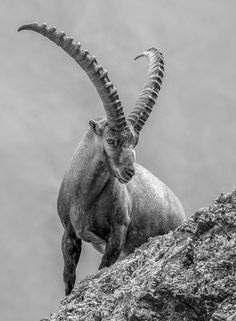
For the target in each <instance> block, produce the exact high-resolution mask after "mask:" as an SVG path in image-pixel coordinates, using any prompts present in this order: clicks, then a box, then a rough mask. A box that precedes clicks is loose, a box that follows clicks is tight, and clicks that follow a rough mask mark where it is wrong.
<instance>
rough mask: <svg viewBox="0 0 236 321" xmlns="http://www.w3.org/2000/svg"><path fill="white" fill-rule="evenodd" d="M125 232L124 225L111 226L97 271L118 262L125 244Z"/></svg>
mask: <svg viewBox="0 0 236 321" xmlns="http://www.w3.org/2000/svg"><path fill="white" fill-rule="evenodd" d="M126 232H127V227H126V226H125V225H120V224H118V223H114V224H113V226H112V230H111V234H110V236H109V238H108V241H107V244H106V248H105V253H104V255H103V257H102V262H101V264H100V266H99V270H100V269H103V268H104V267H109V266H111V265H112V264H114V263H115V262H116V261H117V260H118V258H119V256H120V253H121V250H122V247H123V245H124V242H125V237H126Z"/></svg>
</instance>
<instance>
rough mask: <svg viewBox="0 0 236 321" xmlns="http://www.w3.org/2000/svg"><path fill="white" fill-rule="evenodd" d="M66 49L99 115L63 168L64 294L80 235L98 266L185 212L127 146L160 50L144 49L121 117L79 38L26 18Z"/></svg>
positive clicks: (152, 90) (159, 73)
mask: <svg viewBox="0 0 236 321" xmlns="http://www.w3.org/2000/svg"><path fill="white" fill-rule="evenodd" d="M21 30H32V31H35V32H38V33H40V34H41V35H43V36H45V37H47V38H48V39H50V40H51V41H53V42H54V43H56V44H57V45H58V46H59V47H61V48H62V49H63V50H65V51H66V52H67V53H68V54H69V55H70V56H71V57H72V58H73V59H74V60H75V61H76V62H77V63H78V64H79V65H80V67H81V68H82V69H83V70H84V71H85V72H86V74H87V75H88V77H89V78H90V80H91V81H92V83H93V84H94V86H95V88H96V89H97V91H98V94H99V95H100V98H101V100H102V103H103V106H104V109H105V113H106V118H105V117H101V118H97V119H94V120H90V121H89V125H90V128H89V129H88V130H87V131H86V133H85V134H84V136H83V138H82V140H81V142H80V143H79V145H78V147H77V149H76V151H75V153H74V155H73V158H72V161H71V163H70V166H69V168H68V170H67V171H66V174H65V176H64V179H63V182H62V184H61V187H60V191H59V196H58V213H59V216H60V219H61V222H62V224H63V226H64V229H65V231H64V235H63V238H62V253H63V257H64V271H63V279H64V283H65V293H66V295H68V294H69V293H70V292H71V291H72V289H73V287H74V283H75V278H76V266H77V264H78V261H79V257H80V252H81V245H82V240H83V241H85V242H89V243H91V244H92V245H93V246H94V247H95V249H96V250H98V251H99V252H100V253H102V254H103V257H102V261H101V264H100V266H99V269H102V268H104V267H109V266H110V265H112V264H113V263H115V262H116V261H117V260H118V259H122V258H124V257H126V256H127V255H128V254H130V253H132V252H133V251H134V250H135V248H137V247H139V246H140V245H141V244H143V243H144V242H146V241H147V240H148V238H149V237H154V236H157V235H163V234H165V233H167V232H169V231H170V230H173V229H175V228H176V227H177V226H178V225H180V224H181V223H182V222H183V221H184V219H185V215H184V211H183V208H182V206H181V204H180V201H179V200H178V198H177V197H176V196H175V194H174V193H173V192H172V191H171V190H170V189H169V188H168V187H167V186H166V185H165V184H163V183H162V182H161V181H160V180H159V179H158V178H156V177H155V176H154V175H153V174H151V173H150V172H149V171H148V170H147V169H145V168H144V167H142V166H141V165H139V164H137V163H136V162H135V151H134V148H135V146H136V145H137V143H138V137H139V132H140V130H141V129H142V127H143V125H144V124H145V122H146V120H147V118H148V117H149V114H150V112H151V111H152V107H153V105H154V104H155V101H156V99H157V96H158V92H159V90H160V87H161V84H162V78H163V75H164V61H163V56H162V54H161V52H160V51H159V50H157V49H155V48H151V49H148V50H147V51H145V52H144V53H142V54H140V55H139V56H138V57H136V58H139V57H141V56H146V57H147V58H148V61H149V69H148V75H147V81H146V83H145V85H144V88H143V90H142V92H141V94H140V96H139V98H138V100H137V102H136V104H135V106H134V108H133V111H132V112H131V113H130V114H129V116H128V117H127V118H125V116H124V112H123V107H122V105H121V102H120V100H119V96H118V94H117V90H116V89H115V88H114V86H113V84H112V82H110V80H109V78H108V75H107V71H106V70H105V69H104V68H103V67H102V66H101V65H100V64H98V62H97V60H96V58H95V57H94V56H91V55H90V53H89V52H88V51H87V50H83V49H82V48H81V45H80V43H77V42H75V41H74V40H73V39H72V38H68V37H67V36H66V35H65V33H64V32H61V31H58V30H57V29H56V28H55V27H51V28H49V27H47V25H46V24H42V25H38V24H37V23H33V24H26V25H23V26H22V27H20V28H19V29H18V31H21Z"/></svg>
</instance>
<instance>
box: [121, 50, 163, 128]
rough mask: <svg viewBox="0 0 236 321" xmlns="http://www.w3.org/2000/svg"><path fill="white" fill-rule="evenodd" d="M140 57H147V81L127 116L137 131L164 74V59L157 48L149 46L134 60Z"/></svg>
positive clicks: (144, 120) (145, 116)
mask: <svg viewBox="0 0 236 321" xmlns="http://www.w3.org/2000/svg"><path fill="white" fill-rule="evenodd" d="M140 57H147V58H148V61H149V67H148V75H147V81H146V83H145V85H144V87H143V90H142V92H141V94H140V95H139V97H138V100H137V101H136V104H135V106H134V109H133V110H132V112H131V113H130V114H129V116H128V117H127V121H129V122H130V123H131V124H132V125H133V126H134V128H135V129H136V130H137V131H138V132H139V131H140V130H141V129H142V127H143V125H144V124H145V122H146V120H147V119H148V117H149V115H150V113H151V111H152V107H153V106H154V104H155V102H156V99H157V97H158V92H159V90H160V89H161V84H162V78H163V76H164V60H163V56H162V53H161V52H160V51H159V50H158V49H155V48H150V49H148V50H147V51H145V52H143V53H141V54H140V55H138V56H137V57H136V58H135V60H136V59H138V58H140Z"/></svg>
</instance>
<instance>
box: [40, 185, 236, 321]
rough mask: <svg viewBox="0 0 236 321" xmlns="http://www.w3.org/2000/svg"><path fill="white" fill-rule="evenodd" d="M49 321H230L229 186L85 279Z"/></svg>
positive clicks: (235, 246)
mask: <svg viewBox="0 0 236 321" xmlns="http://www.w3.org/2000/svg"><path fill="white" fill-rule="evenodd" d="M45 320H50V321H59V320H60V321H64V320H68V321H69V320H70V321H79V320H86V321H90V320H94V321H101V320H104V321H105V320H106V321H108V320H114V321H116V320H117V321H119V320H131V321H151V320H156V321H159V320H161V321H167V320H168V321H172V320H173V321H183V320H184V321H194V320H199V321H206V320H209V321H224V320H225V321H226V320H227V321H235V320H236V191H233V192H232V193H230V194H226V195H224V194H222V195H220V197H219V198H218V199H217V200H215V201H214V202H213V203H212V204H211V206H209V207H208V208H202V209H200V210H199V211H197V212H196V213H195V214H194V215H193V216H192V217H191V218H190V220H189V221H188V222H186V223H185V224H184V225H183V226H181V227H179V228H177V229H176V230H175V231H173V232H171V233H169V234H167V235H164V236H159V237H156V238H152V239H150V240H149V242H148V243H146V244H144V245H143V246H142V247H140V248H138V249H137V250H136V251H135V252H134V253H133V254H132V255H130V256H129V257H127V258H126V259H124V260H123V261H121V262H118V263H116V264H114V265H113V266H112V267H110V268H106V269H103V270H101V271H99V272H98V273H97V274H95V275H92V276H90V277H87V278H86V279H84V280H83V281H81V282H80V284H79V285H78V288H76V289H75V290H74V291H73V292H72V294H71V295H70V296H68V297H66V298H65V299H64V300H63V301H62V302H61V305H60V307H59V309H58V312H57V313H55V314H53V315H51V317H50V318H48V319H45Z"/></svg>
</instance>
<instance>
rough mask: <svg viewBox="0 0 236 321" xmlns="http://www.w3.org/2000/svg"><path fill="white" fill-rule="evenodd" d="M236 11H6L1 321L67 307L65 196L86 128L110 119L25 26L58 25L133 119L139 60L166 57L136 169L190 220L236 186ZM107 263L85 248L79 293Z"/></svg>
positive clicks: (31, 6)
mask: <svg viewBox="0 0 236 321" xmlns="http://www.w3.org/2000/svg"><path fill="white" fill-rule="evenodd" d="M235 12H236V4H235V1H233V0H232V1H230V0H228V1H220V0H199V1H193V0H192V1H191V0H179V1H174V0H165V1H164V0H149V1H142V0H128V1H127V0H119V1H115V0H109V1H105V0H100V1H92V0H80V1H78V0H71V1H65V0H64V1H62V0H51V1H40V0H37V1H32V0H28V1H27V0H25V1H17V0H9V1H8V0H2V1H1V2H0V30H1V31H0V34H1V38H0V46H1V47H0V65H1V67H0V97H1V105H0V116H1V117H0V122H1V124H0V130H1V134H0V143H1V144H0V148H1V154H0V156H1V157H0V162H1V163H0V175H1V178H0V184H1V187H0V198H1V223H0V249H1V253H0V260H1V263H0V264H1V265H0V266H1V271H0V319H1V320H4V321H9V320H18V321H32V320H39V319H40V318H42V317H44V316H47V315H49V314H50V313H51V312H53V311H54V310H55V309H56V308H57V306H58V304H59V301H60V300H61V299H62V298H63V295H64V286H63V282H62V269H63V261H62V255H61V250H60V242H61V236H62V232H63V230H62V227H61V224H60V222H59V218H58V216H57V211H56V199H57V193H58V189H59V186H60V183H61V180H62V178H63V175H64V172H65V169H66V167H67V166H68V163H69V161H70V159H71V156H72V154H73V151H74V149H75V147H76V145H77V143H78V142H79V140H80V138H81V136H82V135H83V133H84V131H85V130H86V129H87V128H88V121H89V120H90V119H91V118H96V117H98V116H100V115H104V110H103V107H102V104H101V101H100V99H99V96H98V94H97V92H96V90H95V88H94V87H93V85H92V84H91V82H90V81H89V79H88V77H87V76H86V74H85V73H84V72H83V71H82V69H80V67H79V66H78V65H77V64H76V63H75V62H74V61H73V60H72V59H71V58H70V57H69V56H68V55H67V54H66V53H65V52H63V51H62V50H61V49H60V48H59V47H57V46H56V45H55V44H53V43H51V42H50V41H49V40H48V39H46V38H44V37H42V36H41V35H38V34H36V33H33V32H30V31H25V32H21V33H17V28H18V27H19V26H21V25H22V24H25V23H31V22H34V21H38V22H40V23H42V22H47V23H48V25H55V26H57V28H58V29H59V30H64V31H65V32H66V34H67V35H68V36H73V37H74V39H75V40H78V41H80V42H81V43H82V46H83V48H86V49H88V50H89V51H90V53H91V54H94V55H95V56H96V58H97V60H98V62H99V63H101V64H102V65H103V66H104V67H105V68H106V69H108V71H109V77H110V79H111V81H112V82H113V83H114V85H115V86H116V87H117V88H118V92H119V95H120V99H121V101H122V103H123V106H124V108H125V111H126V114H128V113H129V112H130V111H131V109H132V107H133V106H134V103H135V101H136V99H137V97H138V94H139V92H140V91H141V89H142V86H143V83H144V81H145V79H146V78H145V77H146V73H147V66H148V63H147V61H146V60H145V59H139V60H138V61H134V60H133V58H134V57H135V56H137V55H138V54H139V53H140V52H142V51H144V50H146V49H148V48H150V47H153V46H154V47H157V48H161V49H162V51H163V53H164V58H165V77H164V82H163V87H162V89H161V92H160V97H159V99H158V102H157V104H156V105H155V107H154V109H153V112H152V114H151V116H150V118H149V120H148V122H147V123H146V125H145V126H144V128H143V130H142V131H141V134H140V141H139V145H138V146H137V149H136V154H137V161H138V162H139V163H141V164H142V165H144V166H145V167H146V168H148V169H149V170H150V171H151V172H152V173H154V174H155V175H156V176H158V177H159V178H160V179H161V180H162V181H164V182H165V183H166V184H167V185H168V186H169V187H170V188H171V189H172V190H173V191H174V192H175V193H176V194H177V195H178V197H179V198H180V200H181V202H182V204H183V206H184V208H185V211H186V214H187V217H190V216H191V215H192V214H193V212H194V211H195V210H196V209H198V208H199V207H202V206H207V205H208V204H209V203H210V202H211V200H212V199H214V198H215V197H217V196H218V195H219V194H220V193H221V192H227V191H230V190H231V189H232V188H233V186H235V182H236V171H235V166H236V143H235V139H236V126H235V124H236V107H235V102H236V91H235V84H236V68H235V57H236V37H235V28H236V20H235ZM100 259H101V257H100V255H99V254H97V253H96V252H95V251H94V250H93V249H92V248H91V247H90V246H89V245H86V244H84V246H83V252H82V255H81V259H80V262H79V265H78V269H77V282H78V281H79V280H80V279H81V278H83V277H85V276H86V275H88V274H91V273H94V272H95V271H96V270H97V268H98V265H99V262H100Z"/></svg>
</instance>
